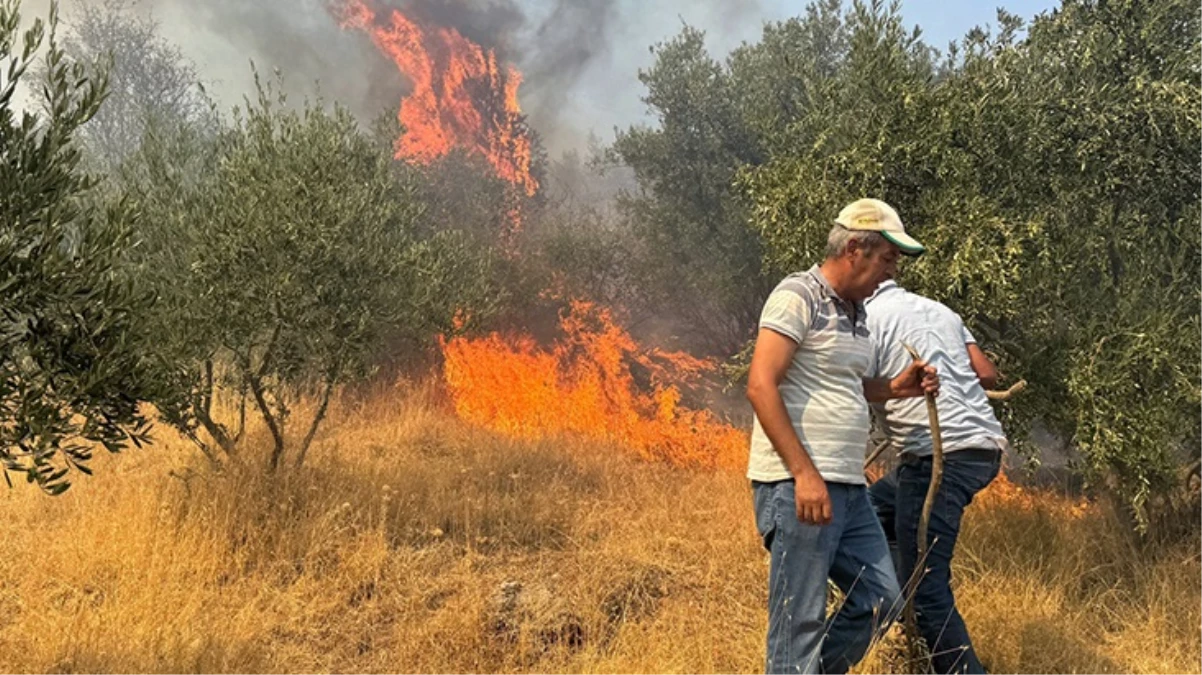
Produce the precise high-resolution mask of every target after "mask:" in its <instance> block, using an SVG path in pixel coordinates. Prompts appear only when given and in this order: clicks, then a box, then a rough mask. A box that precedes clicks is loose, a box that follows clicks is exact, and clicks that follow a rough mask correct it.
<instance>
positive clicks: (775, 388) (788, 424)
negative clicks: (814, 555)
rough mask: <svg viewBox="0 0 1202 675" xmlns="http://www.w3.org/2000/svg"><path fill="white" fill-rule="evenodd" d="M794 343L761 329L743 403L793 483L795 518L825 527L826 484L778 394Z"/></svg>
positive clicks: (827, 516)
mask: <svg viewBox="0 0 1202 675" xmlns="http://www.w3.org/2000/svg"><path fill="white" fill-rule="evenodd" d="M796 351H797V343H796V342H794V341H793V340H792V339H790V338H788V337H785V336H784V335H781V334H780V333H777V332H776V331H773V330H771V329H768V328H761V329H760V332H759V336H758V337H757V338H756V342H755V352H754V353H753V354H752V357H751V370H750V372H749V373H748V375H747V400H748V401H750V402H751V408H752V409H753V410H754V411H755V416H756V417H757V418H758V419H759V421H760V426H761V427H763V429H764V433H765V434H766V435H767V436H768V440H769V441H771V442H772V447H773V448H774V449H775V450H776V453H777V454H778V455H780V457H781V460H782V461H784V463H785V467H787V468H788V470H789V473H790V474H791V475H792V476H793V479H794V481H795V483H796V485H795V490H796V494H797V519H798V520H800V521H801V522H803V523H810V524H813V525H825V524H827V523H829V522H830V521H831V499H830V494H829V493H828V492H827V489H826V482H825V481H824V480H823V479H822V475H821V474H819V473H818V469H817V468H815V466H814V462H813V461H812V460H811V459H810V455H809V453H808V452H806V450H805V448H804V447H802V445H801V439H799V438H798V437H797V432H796V431H795V430H794V429H793V422H792V421H791V420H790V419H789V411H788V409H787V408H785V401H784V399H783V398H781V395H780V384H781V382H783V381H784V379H785V373H787V372H788V370H789V366H790V365H791V364H792V363H793V354H794V353H795V352H796Z"/></svg>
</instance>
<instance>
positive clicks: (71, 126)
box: [0, 0, 153, 494]
mask: <svg viewBox="0 0 1202 675" xmlns="http://www.w3.org/2000/svg"><path fill="white" fill-rule="evenodd" d="M19 25H20V16H19V13H18V3H17V2H16V0H4V1H3V2H0V63H2V64H3V68H2V71H0V185H3V186H4V189H3V190H0V462H3V468H4V473H5V479H6V480H7V479H8V477H9V472H15V473H23V474H25V476H26V478H27V479H28V480H29V481H30V482H36V483H37V484H38V485H40V486H41V487H42V488H43V489H45V490H47V491H48V492H50V493H53V494H57V493H60V492H62V491H63V490H66V489H67V487H68V486H69V482H68V473H69V470H70V468H72V467H73V468H76V469H78V470H80V471H83V472H85V473H89V472H90V471H89V469H88V466H87V462H88V460H89V459H91V458H92V452H93V448H94V447H95V446H96V445H100V446H102V447H104V448H106V449H107V450H109V451H110V452H117V451H119V450H121V449H122V448H124V447H127V446H128V445H129V444H131V443H133V444H136V445H140V444H142V443H144V442H146V441H147V428H148V423H147V420H146V418H145V417H144V416H143V415H142V414H141V413H140V412H139V408H138V403H139V401H140V400H143V399H145V398H148V397H150V396H151V395H152V391H153V389H152V387H151V386H150V384H149V383H150V380H149V378H148V377H147V376H146V373H147V369H146V368H145V363H144V361H145V360H144V358H143V351H142V347H141V341H140V337H141V334H140V332H139V329H140V322H139V317H140V316H142V315H143V314H144V312H145V311H146V310H147V309H148V308H149V306H150V299H149V297H148V296H147V295H145V294H142V293H140V292H138V291H137V290H136V289H135V288H134V287H133V286H132V284H131V282H130V277H129V274H128V271H129V270H128V265H127V254H128V253H129V251H130V249H131V247H132V245H133V243H134V241H133V239H132V238H131V232H132V231H131V227H130V225H131V222H132V214H131V212H130V211H129V209H127V208H126V207H125V205H123V204H120V203H116V204H109V205H106V204H105V203H104V201H103V199H101V198H100V197H99V196H98V195H97V194H96V191H95V189H94V186H95V182H94V180H93V179H92V178H91V177H89V176H88V175H87V174H85V173H84V172H83V171H82V170H81V169H80V149H79V144H78V142H77V136H78V132H79V129H80V127H81V126H82V125H84V124H86V123H87V122H88V120H89V119H91V118H92V117H93V116H94V115H95V114H96V112H97V110H98V109H99V108H100V106H101V105H102V102H103V100H104V94H105V86H106V83H105V79H104V77H103V72H102V71H98V70H96V69H95V68H94V67H85V65H91V66H94V65H95V64H84V63H81V62H78V61H75V60H73V59H71V58H69V57H68V56H67V55H66V54H65V53H64V51H63V49H62V47H61V46H60V45H59V43H58V41H57V39H56V37H55V28H56V25H57V9H56V8H52V9H51V12H50V17H49V22H48V23H47V22H43V21H42V20H41V19H38V20H36V21H35V22H34V24H33V26H32V27H31V28H29V29H28V30H26V31H24V32H23V33H22V32H21V31H20V30H19ZM43 47H45V53H44V58H45V73H46V76H45V77H44V78H43V80H44V97H45V102H46V106H45V112H44V114H41V115H39V114H35V113H34V112H31V111H30V110H28V109H26V110H24V111H20V110H19V109H18V108H17V106H16V104H15V102H14V95H15V94H16V92H17V88H18V85H20V84H21V83H22V81H23V80H24V79H25V78H26V77H27V75H28V73H29V67H30V65H31V63H33V62H34V59H35V53H36V52H38V50H39V49H41V48H43Z"/></svg>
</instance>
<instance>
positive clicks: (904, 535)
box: [869, 449, 1001, 673]
mask: <svg viewBox="0 0 1202 675" xmlns="http://www.w3.org/2000/svg"><path fill="white" fill-rule="evenodd" d="M1000 466H1001V453H1000V452H996V451H993V452H990V451H986V450H981V449H973V450H960V451H953V452H949V453H947V454H946V455H945V456H944V461H943V480H942V481H941V482H940V484H939V492H938V493H937V494H936V497H935V503H934V507H933V508H932V509H931V522H930V526H929V527H928V528H927V541H928V542H930V543H929V544H928V551H927V559H926V561H925V563H924V565H923V568H924V570H925V573H924V574H923V575H922V578H921V580H919V582H918V588H917V589H916V590H915V591H914V610H915V615H916V619H917V622H918V632H919V633H920V634H921V635H922V638H923V640H924V641H925V642H926V643H927V648H928V649H929V650H930V652H931V665H932V667H933V668H934V670H935V672H936V673H984V672H985V667H984V666H982V665H981V662H980V660H979V659H977V654H976V652H975V651H973V648H972V641H971V640H970V639H969V637H968V628H967V627H966V626H965V625H964V619H963V618H961V616H960V612H958V611H957V610H956V599H955V596H954V595H953V594H952V586H951V581H952V553H953V552H954V550H955V548H956V538H957V536H958V535H959V534H960V517H961V516H962V515H963V513H964V509H965V508H966V507H967V506H968V505H969V504H970V503H972V499H973V497H974V496H975V495H976V494H977V493H978V492H980V491H981V490H982V489H984V488H985V486H986V485H989V483H990V482H991V481H992V480H993V479H994V478H995V477H996V476H997V474H998V469H999V468H1000ZM930 484H931V458H929V457H926V458H923V459H917V458H913V457H911V458H907V459H904V461H903V463H902V464H901V465H900V466H898V468H897V469H896V470H895V471H893V472H892V473H890V474H889V475H887V476H885V477H884V478H882V479H880V480H878V481H877V482H875V483H873V484H872V487H871V488H870V489H869V495H870V497H871V499H872V505H873V507H874V508H875V509H876V512H877V516H878V517H879V518H880V519H881V525H882V526H883V527H884V529H885V532H886V533H887V535H888V537H889V540H890V545H891V546H895V547H896V550H897V558H896V562H897V565H898V567H897V577H898V579H901V581H902V584H903V585H906V584H907V580H909V579H910V578H911V576H912V574H913V572H914V568H915V564H916V561H915V558H917V557H918V544H917V542H918V521H919V519H920V518H921V517H922V505H923V502H925V501H926V497H927V487H928V486H929V485H930Z"/></svg>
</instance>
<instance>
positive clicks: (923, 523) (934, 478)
mask: <svg viewBox="0 0 1202 675" xmlns="http://www.w3.org/2000/svg"><path fill="white" fill-rule="evenodd" d="M902 347H904V348H905V350H906V352H908V353H909V354H910V358H911V359H914V361H915V362H916V363H917V362H919V361H922V356H921V355H920V354H919V353H918V350H917V349H914V347H912V346H910V345H908V344H906V343H904V342H903V343H902ZM1026 386H1027V381H1026V380H1019V381H1018V382H1016V383H1015V384H1014V385H1013V386H1011V387H1010V388H1009V389H1007V390H1005V391H986V392H985V395H986V396H988V397H989V399H990V400H992V401H1007V400H1009V399H1010V397H1011V396H1013V395H1015V394H1017V393H1018V392H1020V391H1022V390H1023V389H1025V388H1026ZM924 398H926V404H927V421H928V423H929V424H930V426H931V454H932V458H931V483H930V485H929V486H928V487H927V497H926V500H925V501H924V502H923V504H922V517H921V518H919V520H918V542H917V543H918V557H917V558H916V559H915V560H916V563H915V566H914V571H913V572H912V573H911V578H910V579H909V580H908V582H907V588H906V591H905V596H906V610H905V614H906V616H905V623H906V632H907V633H908V634H909V636H910V656H911V662H912V663H913V662H916V661H917V660H918V658H919V650H918V638H919V634H918V618H917V615H916V614H915V611H914V595H916V594H917V591H918V584H919V582H920V581H921V580H922V576H923V575H922V573H920V571H919V570H921V569H923V567H924V566H925V564H926V562H925V561H926V558H927V553H928V552H929V550H930V546H929V545H928V543H927V532H928V531H929V529H930V525H931V512H932V511H933V510H934V508H935V497H936V496H937V495H938V494H939V486H940V484H941V483H942V482H943V433H942V431H941V430H940V428H939V408H938V406H937V405H936V403H935V395H934V394H929V393H928V394H924Z"/></svg>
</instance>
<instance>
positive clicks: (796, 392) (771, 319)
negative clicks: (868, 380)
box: [747, 265, 872, 485]
mask: <svg viewBox="0 0 1202 675" xmlns="http://www.w3.org/2000/svg"><path fill="white" fill-rule="evenodd" d="M760 328H767V329H769V330H773V331H775V332H777V333H780V334H781V335H784V336H785V337H788V338H790V339H791V340H793V341H794V342H796V343H797V350H796V351H795V352H794V354H793V362H792V364H790V366H789V369H788V371H787V372H786V373H785V377H784V380H783V381H782V382H781V384H780V394H781V398H782V399H784V403H785V409H786V410H788V412H789V419H790V420H791V421H792V422H793V429H794V430H795V431H796V432H797V437H798V438H799V439H800V440H801V445H802V447H804V448H805V450H806V452H807V453H809V456H810V459H811V460H812V461H813V462H814V466H815V468H817V469H818V472H819V473H820V474H822V477H823V479H825V480H827V481H831V482H836V483H853V484H860V485H862V484H864V482H865V481H864V453H865V448H866V447H867V445H868V426H869V413H868V404H867V402H866V401H865V400H864V383H863V381H862V378H863V377H864V376H865V373H867V371H868V368H869V366H870V362H871V360H872V341H871V340H870V339H869V336H868V325H867V320H866V314H865V311H864V305H863V303H859V302H855V303H853V302H848V301H845V300H843V299H841V298H840V297H839V296H838V295H837V294H836V293H835V291H834V289H833V288H831V285H830V283H828V282H827V280H826V278H825V277H823V276H822V272H821V271H819V269H818V266H817V265H815V266H814V267H812V268H810V269H809V270H808V271H806V272H802V273H800V274H792V275H789V276H788V277H786V278H785V279H784V281H782V282H780V284H779V285H777V287H776V289H775V290H773V291H772V294H771V295H770V296H768V300H767V302H765V303H764V310H763V312H762V313H761V315H760ZM747 477H748V478H750V479H751V480H755V481H762V482H771V481H777V480H784V479H786V478H791V475H790V474H789V470H788V468H787V467H786V466H785V463H784V462H783V461H782V460H781V458H780V455H779V454H777V452H776V450H775V449H774V448H773V447H772V442H771V441H769V440H768V436H767V435H766V434H765V433H764V429H763V427H762V426H761V425H760V421H759V419H758V418H757V419H756V420H755V426H754V428H753V429H752V433H751V456H750V460H749V462H748V468H747Z"/></svg>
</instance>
